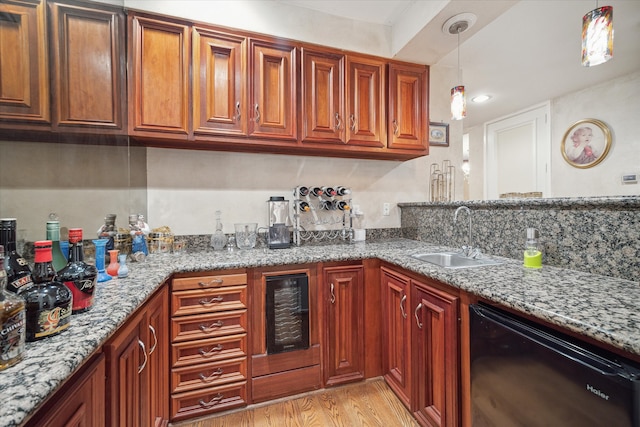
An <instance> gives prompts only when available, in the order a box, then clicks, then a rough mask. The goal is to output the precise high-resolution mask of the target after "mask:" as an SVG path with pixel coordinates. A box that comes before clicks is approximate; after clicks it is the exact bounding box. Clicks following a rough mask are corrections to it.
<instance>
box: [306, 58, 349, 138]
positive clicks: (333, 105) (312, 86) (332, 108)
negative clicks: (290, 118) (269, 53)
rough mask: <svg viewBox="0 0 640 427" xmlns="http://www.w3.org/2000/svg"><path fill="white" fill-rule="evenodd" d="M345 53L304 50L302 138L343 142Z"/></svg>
mask: <svg viewBox="0 0 640 427" xmlns="http://www.w3.org/2000/svg"><path fill="white" fill-rule="evenodd" d="M343 87H344V55H339V54H331V53H322V52H314V51H311V50H308V49H302V140H303V141H307V142H309V141H311V142H328V143H344V142H345V137H344V135H345V132H344V128H345V123H344V91H343Z"/></svg>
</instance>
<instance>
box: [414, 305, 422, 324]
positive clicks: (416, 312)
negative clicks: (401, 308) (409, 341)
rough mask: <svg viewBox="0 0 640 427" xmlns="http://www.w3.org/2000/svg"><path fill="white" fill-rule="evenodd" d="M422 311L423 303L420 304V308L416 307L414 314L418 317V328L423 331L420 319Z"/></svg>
mask: <svg viewBox="0 0 640 427" xmlns="http://www.w3.org/2000/svg"><path fill="white" fill-rule="evenodd" d="M420 309H422V303H420V304H418V306H417V307H416V311H414V312H413V314H414V316H416V323H417V324H418V328H420V329H422V322H420V319H419V318H418V311H420Z"/></svg>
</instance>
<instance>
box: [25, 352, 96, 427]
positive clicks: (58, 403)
mask: <svg viewBox="0 0 640 427" xmlns="http://www.w3.org/2000/svg"><path fill="white" fill-rule="evenodd" d="M104 384H105V359H104V354H102V353H100V354H98V355H96V356H94V358H93V359H92V361H90V362H88V363H87V366H86V367H84V368H82V369H81V371H80V372H79V373H78V374H76V375H75V376H74V378H72V379H71V380H70V381H69V382H68V383H67V384H65V385H64V386H63V387H64V388H63V391H62V392H59V393H60V394H56V395H55V398H54V399H52V401H51V403H52V405H50V406H49V407H47V406H45V408H44V409H43V410H40V411H39V412H38V413H37V415H36V416H34V417H33V418H32V421H30V422H28V423H27V424H26V425H27V426H29V427H36V426H37V427H45V426H46V427H63V426H64V427H72V426H78V427H80V426H92V427H102V426H104V425H105V417H104V416H105V405H104ZM48 408H50V409H48Z"/></svg>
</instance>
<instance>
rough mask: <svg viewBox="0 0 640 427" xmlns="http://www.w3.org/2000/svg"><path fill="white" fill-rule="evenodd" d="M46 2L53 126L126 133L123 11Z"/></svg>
mask: <svg viewBox="0 0 640 427" xmlns="http://www.w3.org/2000/svg"><path fill="white" fill-rule="evenodd" d="M48 5H49V11H50V23H51V34H52V40H51V69H52V95H53V96H52V99H53V101H54V102H53V128H54V129H57V130H64V131H65V132H70V131H71V132H73V131H82V132H87V131H89V130H91V129H94V130H97V131H99V132H101V133H120V134H123V133H126V126H125V112H126V104H125V102H126V96H125V95H124V94H125V90H126V85H125V28H124V25H125V19H124V13H123V12H122V11H121V9H118V8H108V7H106V6H100V5H93V4H92V5H91V6H86V7H84V6H79V5H70V4H64V3H60V2H55V3H48Z"/></svg>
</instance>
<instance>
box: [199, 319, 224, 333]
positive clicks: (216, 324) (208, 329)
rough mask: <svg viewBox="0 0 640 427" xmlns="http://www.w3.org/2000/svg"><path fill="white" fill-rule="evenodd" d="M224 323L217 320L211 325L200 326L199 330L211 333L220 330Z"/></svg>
mask: <svg viewBox="0 0 640 427" xmlns="http://www.w3.org/2000/svg"><path fill="white" fill-rule="evenodd" d="M223 325H224V322H223V321H222V320H218V321H217V322H213V323H212V324H211V325H209V326H207V325H200V330H201V331H202V332H205V333H209V332H213V331H214V330H216V328H222V326H223Z"/></svg>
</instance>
